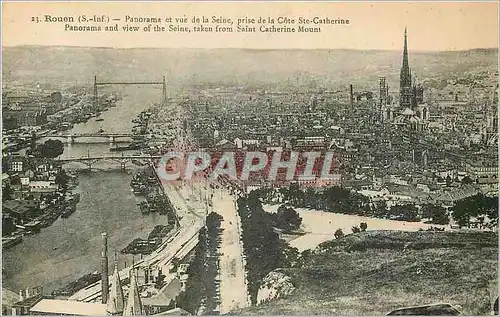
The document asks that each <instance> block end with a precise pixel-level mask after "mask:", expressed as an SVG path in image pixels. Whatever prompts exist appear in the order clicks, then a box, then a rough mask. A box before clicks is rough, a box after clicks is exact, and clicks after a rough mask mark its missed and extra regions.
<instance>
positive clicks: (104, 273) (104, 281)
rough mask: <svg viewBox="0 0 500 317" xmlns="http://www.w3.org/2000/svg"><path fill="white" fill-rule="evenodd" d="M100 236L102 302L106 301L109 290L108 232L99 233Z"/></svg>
mask: <svg viewBox="0 0 500 317" xmlns="http://www.w3.org/2000/svg"><path fill="white" fill-rule="evenodd" d="M101 237H102V253H101V287H102V296H101V298H102V303H103V304H106V303H107V301H108V292H109V274H108V234H107V233H106V232H104V233H101Z"/></svg>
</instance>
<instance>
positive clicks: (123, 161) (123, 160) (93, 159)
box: [57, 155, 162, 170]
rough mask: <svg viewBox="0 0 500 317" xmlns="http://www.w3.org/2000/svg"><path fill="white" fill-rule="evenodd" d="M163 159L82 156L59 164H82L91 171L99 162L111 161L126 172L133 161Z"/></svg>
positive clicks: (125, 156) (133, 156)
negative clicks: (126, 165) (118, 164)
mask: <svg viewBox="0 0 500 317" xmlns="http://www.w3.org/2000/svg"><path fill="white" fill-rule="evenodd" d="M161 158H162V156H159V155H102V156H81V157H67V158H60V159H58V160H57V162H61V163H70V162H80V163H84V164H85V165H87V166H88V168H89V170H90V169H92V165H93V164H94V163H96V162H97V161H101V160H111V161H115V162H118V163H120V167H121V169H122V170H124V169H125V164H126V163H127V162H129V161H132V160H155V159H161Z"/></svg>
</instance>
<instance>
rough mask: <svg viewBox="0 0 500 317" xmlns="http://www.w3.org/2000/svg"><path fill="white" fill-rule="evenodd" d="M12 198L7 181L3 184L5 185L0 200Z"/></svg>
mask: <svg viewBox="0 0 500 317" xmlns="http://www.w3.org/2000/svg"><path fill="white" fill-rule="evenodd" d="M11 199H12V188H11V187H10V184H9V183H6V184H5V187H3V188H2V201H6V200H11Z"/></svg>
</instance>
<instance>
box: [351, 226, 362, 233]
mask: <svg viewBox="0 0 500 317" xmlns="http://www.w3.org/2000/svg"><path fill="white" fill-rule="evenodd" d="M358 232H361V229H359V227H358V226H352V233H358Z"/></svg>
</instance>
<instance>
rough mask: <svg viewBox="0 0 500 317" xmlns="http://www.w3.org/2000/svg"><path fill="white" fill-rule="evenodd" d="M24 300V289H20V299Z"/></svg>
mask: <svg viewBox="0 0 500 317" xmlns="http://www.w3.org/2000/svg"><path fill="white" fill-rule="evenodd" d="M23 300H24V290H23V289H22V290H19V301H20V302H22V301H23Z"/></svg>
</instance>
